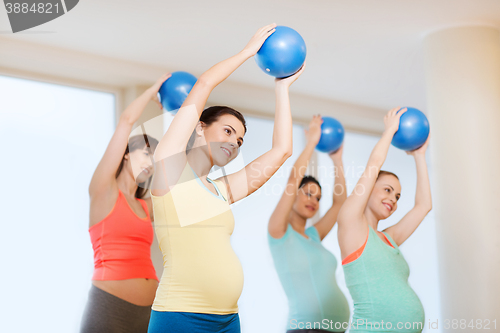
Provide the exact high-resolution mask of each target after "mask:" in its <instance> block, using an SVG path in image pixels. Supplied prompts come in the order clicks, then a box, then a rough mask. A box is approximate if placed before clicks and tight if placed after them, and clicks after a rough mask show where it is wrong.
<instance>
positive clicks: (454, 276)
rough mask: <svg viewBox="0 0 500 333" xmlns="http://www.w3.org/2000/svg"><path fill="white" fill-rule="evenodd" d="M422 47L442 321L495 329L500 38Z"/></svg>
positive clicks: (483, 31)
mask: <svg viewBox="0 0 500 333" xmlns="http://www.w3.org/2000/svg"><path fill="white" fill-rule="evenodd" d="M424 48H425V66H426V81H427V98H428V109H429V118H430V119H429V121H430V125H431V137H432V139H431V154H432V163H433V171H434V179H433V194H434V198H433V207H434V209H435V213H436V228H437V237H438V251H439V266H440V279H441V297H442V301H441V303H442V317H443V319H450V320H451V319H458V320H459V322H460V320H461V319H465V320H466V321H467V325H468V324H469V323H470V320H478V319H481V320H483V326H484V323H485V321H484V320H485V319H489V320H490V321H492V320H494V319H496V320H497V323H496V325H497V328H496V330H495V328H494V326H493V323H490V326H489V327H490V329H492V330H493V331H498V330H500V33H499V31H498V30H497V29H495V28H492V27H484V26H473V27H454V28H449V29H445V30H441V31H438V32H434V33H432V34H430V35H428V36H427V37H426V39H425V43H424ZM428 319H432V318H428ZM441 324H442V323H441ZM440 327H443V326H442V325H440ZM445 331H447V332H457V331H458V330H457V329H455V330H454V329H451V328H450V329H449V330H445ZM466 331H469V329H466Z"/></svg>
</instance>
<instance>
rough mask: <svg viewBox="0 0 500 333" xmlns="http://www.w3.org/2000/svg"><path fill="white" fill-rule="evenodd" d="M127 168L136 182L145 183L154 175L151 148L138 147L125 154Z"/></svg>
mask: <svg viewBox="0 0 500 333" xmlns="http://www.w3.org/2000/svg"><path fill="white" fill-rule="evenodd" d="M124 159H125V161H126V162H125V165H124V166H125V168H126V169H127V170H129V171H130V172H131V173H132V175H133V177H134V179H135V181H136V183H138V184H140V183H144V182H145V181H147V180H148V179H149V177H151V176H152V175H153V171H154V169H153V164H152V163H151V156H150V150H149V148H148V147H147V146H144V148H143V149H136V150H134V151H132V152H130V153H128V154H126V155H125V156H124Z"/></svg>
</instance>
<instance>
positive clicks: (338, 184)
mask: <svg viewBox="0 0 500 333" xmlns="http://www.w3.org/2000/svg"><path fill="white" fill-rule="evenodd" d="M343 149H344V148H343V147H340V149H339V150H338V151H336V152H334V153H332V154H330V157H331V159H332V161H333V168H334V171H335V172H334V174H335V176H334V186H333V204H332V206H331V207H330V209H329V210H328V211H327V212H326V214H325V215H324V216H323V217H322V218H321V219H320V220H319V221H318V222H316V224H315V225H314V227H315V228H316V230H317V231H318V234H319V237H320V239H321V240H323V238H325V237H326V235H328V233H329V232H330V231H331V230H332V228H333V226H334V225H335V223H336V222H337V216H338V214H339V211H340V207H342V205H343V204H344V202H345V200H346V198H347V188H346V186H345V177H344V165H343V163H342V152H343Z"/></svg>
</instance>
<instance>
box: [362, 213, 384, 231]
mask: <svg viewBox="0 0 500 333" xmlns="http://www.w3.org/2000/svg"><path fill="white" fill-rule="evenodd" d="M365 217H366V220H367V221H368V225H369V226H371V227H372V229H373V230H375V231H378V230H377V229H378V222H379V221H380V219H379V218H377V216H375V214H374V213H373V212H372V211H371V210H370V209H368V207H367V208H366V209H365Z"/></svg>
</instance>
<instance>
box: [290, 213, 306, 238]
mask: <svg viewBox="0 0 500 333" xmlns="http://www.w3.org/2000/svg"><path fill="white" fill-rule="evenodd" d="M306 222H307V219H305V218H303V217H302V216H300V215H299V214H297V213H296V212H295V211H294V210H293V209H292V210H291V211H290V214H289V215H288V223H290V225H291V226H292V228H293V229H294V230H295V231H297V232H298V233H301V234H303V235H305V230H306Z"/></svg>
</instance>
